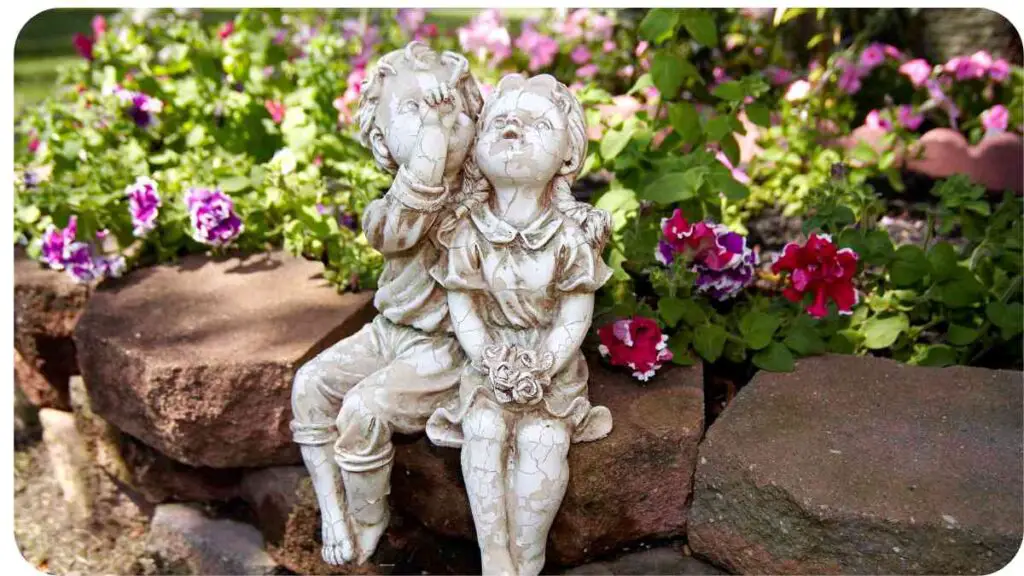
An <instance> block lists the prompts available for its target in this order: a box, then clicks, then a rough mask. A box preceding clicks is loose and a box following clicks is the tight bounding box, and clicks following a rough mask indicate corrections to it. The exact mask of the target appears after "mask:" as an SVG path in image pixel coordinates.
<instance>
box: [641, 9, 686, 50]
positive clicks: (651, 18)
mask: <svg viewBox="0 0 1024 576" xmlns="http://www.w3.org/2000/svg"><path fill="white" fill-rule="evenodd" d="M678 23H679V12H678V11H676V10H672V9H668V8H655V9H653V10H649V11H648V12H647V15H646V16H644V19H643V20H641V21H640V28H639V29H638V30H637V32H638V33H639V35H640V38H642V39H644V40H647V41H648V42H652V43H654V44H657V43H659V42H661V41H662V40H665V39H667V38H669V37H671V36H672V35H673V34H674V33H675V29H676V25H677V24H678Z"/></svg>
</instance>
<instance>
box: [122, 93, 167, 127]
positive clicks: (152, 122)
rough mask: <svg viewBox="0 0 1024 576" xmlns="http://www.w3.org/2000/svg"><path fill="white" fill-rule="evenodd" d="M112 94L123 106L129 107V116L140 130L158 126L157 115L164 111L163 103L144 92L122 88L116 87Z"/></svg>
mask: <svg viewBox="0 0 1024 576" xmlns="http://www.w3.org/2000/svg"><path fill="white" fill-rule="evenodd" d="M111 93H112V94H113V95H114V96H117V98H118V100H120V101H121V103H122V104H126V105H127V113H128V116H129V117H130V118H131V119H132V120H133V121H134V122H135V125H136V126H138V127H140V128H150V127H153V126H156V124H157V117H156V115H157V114H159V113H160V111H161V110H163V108H164V104H163V102H161V101H160V100H158V99H157V98H153V97H152V96H148V95H146V94H143V93H142V92H135V91H132V90H125V89H124V88H121V87H120V86H115V87H114V88H113V90H112V91H111Z"/></svg>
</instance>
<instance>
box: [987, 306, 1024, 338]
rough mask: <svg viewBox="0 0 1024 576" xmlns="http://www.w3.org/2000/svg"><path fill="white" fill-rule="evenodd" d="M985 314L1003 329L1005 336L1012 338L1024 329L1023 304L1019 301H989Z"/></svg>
mask: <svg viewBox="0 0 1024 576" xmlns="http://www.w3.org/2000/svg"><path fill="white" fill-rule="evenodd" d="M985 315H986V316H988V319H989V320H991V321H992V323H993V324H995V325H996V326H998V327H1000V328H1002V329H1003V331H1004V337H1005V338H1012V337H1013V336H1016V335H1017V334H1019V333H1020V332H1021V331H1024V306H1022V305H1021V303H1020V302H1013V303H1011V304H1003V303H1002V302H989V304H988V306H986V307H985Z"/></svg>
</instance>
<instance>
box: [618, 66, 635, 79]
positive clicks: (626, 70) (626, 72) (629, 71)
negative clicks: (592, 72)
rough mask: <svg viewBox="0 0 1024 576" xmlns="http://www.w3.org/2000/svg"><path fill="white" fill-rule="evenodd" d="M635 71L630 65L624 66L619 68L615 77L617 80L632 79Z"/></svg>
mask: <svg viewBox="0 0 1024 576" xmlns="http://www.w3.org/2000/svg"><path fill="white" fill-rule="evenodd" d="M635 70H636V69H635V68H633V65H632V64H626V65H625V66H623V67H622V68H619V71H618V72H616V73H615V75H616V76H618V77H619V78H632V77H633V72H634V71H635Z"/></svg>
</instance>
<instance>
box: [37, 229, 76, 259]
mask: <svg viewBox="0 0 1024 576" xmlns="http://www.w3.org/2000/svg"><path fill="white" fill-rule="evenodd" d="M77 234H78V216H72V217H71V219H70V220H68V225H67V227H66V228H64V229H63V230H61V229H60V228H57V227H56V226H53V225H50V227H49V228H48V229H47V230H46V232H44V233H43V250H42V255H41V256H40V260H42V261H43V262H44V263H46V264H47V265H49V266H50V268H53V269H54V270H63V269H64V260H65V258H64V250H65V248H67V247H70V246H71V245H72V244H74V242H75V236H76V235H77Z"/></svg>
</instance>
